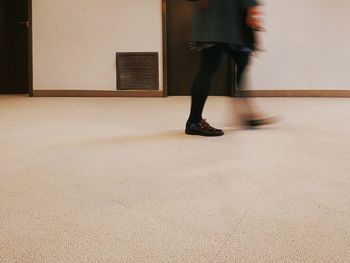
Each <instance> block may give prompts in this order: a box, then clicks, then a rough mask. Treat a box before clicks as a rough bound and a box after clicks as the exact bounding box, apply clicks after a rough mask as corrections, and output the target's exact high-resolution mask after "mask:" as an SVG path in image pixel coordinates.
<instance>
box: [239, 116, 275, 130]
mask: <svg viewBox="0 0 350 263" xmlns="http://www.w3.org/2000/svg"><path fill="white" fill-rule="evenodd" d="M244 122H245V125H246V126H247V127H250V128H256V127H259V126H264V125H271V124H274V123H276V122H278V119H277V118H274V117H269V118H263V119H246V120H245V121H244Z"/></svg>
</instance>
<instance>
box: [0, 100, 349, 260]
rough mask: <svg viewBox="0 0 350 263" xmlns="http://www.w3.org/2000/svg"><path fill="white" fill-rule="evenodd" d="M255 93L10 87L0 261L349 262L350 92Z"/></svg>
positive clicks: (1, 118)
mask: <svg viewBox="0 0 350 263" xmlns="http://www.w3.org/2000/svg"><path fill="white" fill-rule="evenodd" d="M257 102H258V104H259V105H260V106H261V108H263V109H265V110H266V111H267V112H272V113H277V114H278V115H279V116H281V117H282V121H281V122H280V123H279V124H277V125H275V126H273V127H270V128H265V129H260V130H241V129H237V128H227V127H226V128H225V132H226V135H225V136H223V137H219V138H203V137H196V136H192V137H191V136H186V135H184V134H183V126H184V122H185V119H186V117H187V111H188V108H189V98H188V97H170V98H167V99H163V98H158V99H130V98H27V97H18V96H9V97H6V96H0V162H1V164H0V262H1V263H13V262H21V263H22V262H23V263H27V262H33V263H41V262H42V263H47V262H69V263H70V262H77V263H80V262H84V263H85V262H121V263H127V262H132V263H133V262H135V263H143V262H161V263H165V262H174V263H178V262H215V263H216V262H218V263H221V262H230V263H231V262H237V263H245V262H252V263H258V262H269V263H270V262H276V263H277V262H278V263H280V262H297V263H308V262H315V263H321V262H330V263H334V262H339V263H347V262H350V99H316V98H314V99H313V98H308V99H300V98H299V99H298V98H290V99H281V98H279V99H278V98H275V99H259V100H258V101H257ZM229 103H230V100H229V98H222V97H212V98H210V99H209V101H208V104H207V108H206V112H205V113H206V114H205V115H206V117H208V119H209V121H210V123H211V124H213V125H214V126H218V127H225V124H226V121H227V116H229V115H227V113H228V112H227V108H228V105H229Z"/></svg>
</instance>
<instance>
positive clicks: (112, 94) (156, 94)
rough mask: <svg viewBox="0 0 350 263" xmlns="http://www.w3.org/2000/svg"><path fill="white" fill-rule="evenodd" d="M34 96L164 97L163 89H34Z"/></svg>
mask: <svg viewBox="0 0 350 263" xmlns="http://www.w3.org/2000/svg"><path fill="white" fill-rule="evenodd" d="M33 96H34V97H163V91H159V90H150V91H140V90H130V91H104V90H34V91H33Z"/></svg>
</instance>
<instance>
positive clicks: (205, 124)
mask: <svg viewBox="0 0 350 263" xmlns="http://www.w3.org/2000/svg"><path fill="white" fill-rule="evenodd" d="M201 124H202V126H203V127H204V128H212V127H211V126H210V125H209V123H207V119H202V120H201Z"/></svg>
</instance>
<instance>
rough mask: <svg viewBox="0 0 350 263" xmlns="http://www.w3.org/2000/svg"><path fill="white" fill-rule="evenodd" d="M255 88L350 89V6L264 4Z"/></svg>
mask: <svg viewBox="0 0 350 263" xmlns="http://www.w3.org/2000/svg"><path fill="white" fill-rule="evenodd" d="M263 2H264V4H265V5H264V8H263V9H264V10H265V16H266V18H265V23H266V28H267V30H268V31H267V32H266V33H264V36H263V43H264V46H265V48H266V52H264V53H261V54H260V55H259V57H258V58H257V59H255V60H254V63H253V66H252V68H251V73H252V74H251V80H252V82H253V83H252V89H350V72H349V68H350V33H349V25H350V15H349V14H350V1H349V0H336V1H334V0H264V1H263Z"/></svg>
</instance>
